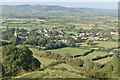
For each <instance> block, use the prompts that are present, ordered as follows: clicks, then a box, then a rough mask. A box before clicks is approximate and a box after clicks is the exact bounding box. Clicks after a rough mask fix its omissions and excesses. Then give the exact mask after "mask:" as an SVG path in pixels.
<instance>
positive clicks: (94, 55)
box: [80, 51, 107, 59]
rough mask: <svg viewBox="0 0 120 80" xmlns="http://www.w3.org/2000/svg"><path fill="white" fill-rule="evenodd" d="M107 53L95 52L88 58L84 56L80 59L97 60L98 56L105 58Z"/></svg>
mask: <svg viewBox="0 0 120 80" xmlns="http://www.w3.org/2000/svg"><path fill="white" fill-rule="evenodd" d="M106 54H107V53H106V52H101V51H94V52H92V53H89V54H88V55H86V56H82V57H80V58H81V59H92V58H95V57H97V56H104V55H106Z"/></svg>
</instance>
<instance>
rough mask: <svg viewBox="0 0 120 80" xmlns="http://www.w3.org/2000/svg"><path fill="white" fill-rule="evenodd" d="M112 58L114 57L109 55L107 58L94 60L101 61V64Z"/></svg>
mask: <svg viewBox="0 0 120 80" xmlns="http://www.w3.org/2000/svg"><path fill="white" fill-rule="evenodd" d="M111 59H112V57H107V58H104V59H100V60H97V61H94V62H97V63H100V64H104V63H106V62H108V61H110V60H111Z"/></svg>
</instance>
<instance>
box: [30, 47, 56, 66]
mask: <svg viewBox="0 0 120 80" xmlns="http://www.w3.org/2000/svg"><path fill="white" fill-rule="evenodd" d="M30 50H31V51H32V52H33V56H34V57H35V58H37V59H38V60H39V61H40V62H41V64H42V65H44V66H47V65H48V64H50V63H51V62H54V61H56V60H54V59H48V58H43V57H40V56H38V55H37V54H38V53H39V52H40V51H39V50H37V49H34V48H30Z"/></svg>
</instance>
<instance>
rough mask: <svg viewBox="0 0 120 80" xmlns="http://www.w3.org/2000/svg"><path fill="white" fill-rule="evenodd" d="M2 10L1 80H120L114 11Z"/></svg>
mask: <svg viewBox="0 0 120 80" xmlns="http://www.w3.org/2000/svg"><path fill="white" fill-rule="evenodd" d="M2 7H3V18H0V19H1V21H0V22H1V26H0V27H1V31H2V35H0V36H1V38H2V39H1V43H2V45H1V46H0V49H1V48H3V50H4V51H3V63H2V64H3V77H15V78H116V76H117V75H118V73H117V70H118V69H117V68H118V65H117V61H118V60H117V59H119V58H118V57H119V52H120V51H119V45H118V43H119V41H120V40H119V39H118V36H119V35H120V34H119V32H118V26H117V16H116V13H117V10H107V9H106V10H100V9H92V8H71V7H64V6H57V5H56V6H55V5H7V6H6V5H3V6H2ZM11 9H14V10H11ZM13 13H14V14H13ZM11 15H12V16H11ZM0 64H1V63H0ZM14 68H15V69H14ZM109 74H110V75H109Z"/></svg>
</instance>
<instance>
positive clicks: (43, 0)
mask: <svg viewBox="0 0 120 80" xmlns="http://www.w3.org/2000/svg"><path fill="white" fill-rule="evenodd" d="M1 1H2V2H119V0H1Z"/></svg>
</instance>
